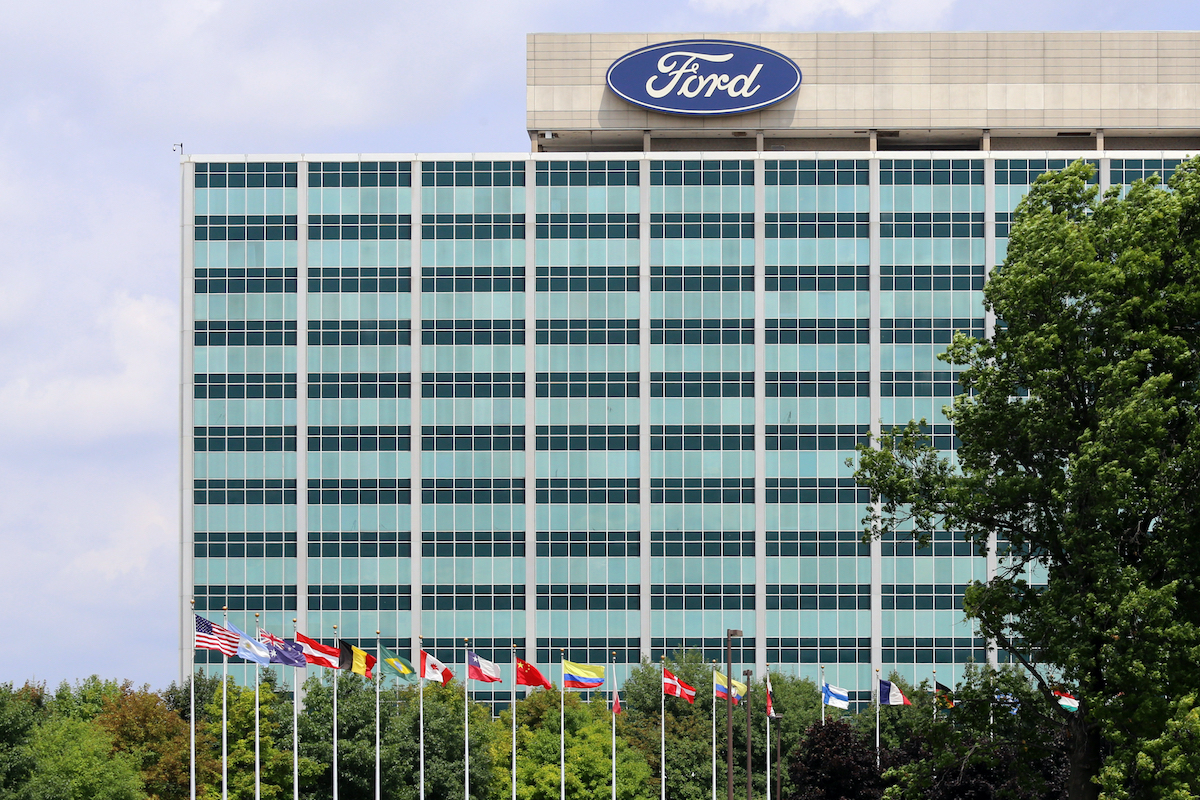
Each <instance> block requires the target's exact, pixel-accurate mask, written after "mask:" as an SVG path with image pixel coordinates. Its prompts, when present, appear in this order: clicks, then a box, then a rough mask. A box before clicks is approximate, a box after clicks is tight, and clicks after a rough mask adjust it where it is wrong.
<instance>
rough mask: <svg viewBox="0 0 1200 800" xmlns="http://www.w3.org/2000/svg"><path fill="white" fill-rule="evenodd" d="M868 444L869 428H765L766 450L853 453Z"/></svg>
mask: <svg viewBox="0 0 1200 800" xmlns="http://www.w3.org/2000/svg"><path fill="white" fill-rule="evenodd" d="M870 443H871V426H870V425H768V426H767V450H853V449H854V448H855V447H856V446H857V445H860V444H862V445H867V444H870Z"/></svg>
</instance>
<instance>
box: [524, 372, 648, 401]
mask: <svg viewBox="0 0 1200 800" xmlns="http://www.w3.org/2000/svg"><path fill="white" fill-rule="evenodd" d="M659 374H660V375H661V374H662V373H659ZM536 381H537V383H536V384H535V386H536V389H537V396H538V397H637V396H638V394H639V392H640V385H639V383H638V373H636V372H539V373H537V375H536Z"/></svg>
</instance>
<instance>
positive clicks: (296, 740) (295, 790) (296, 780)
mask: <svg viewBox="0 0 1200 800" xmlns="http://www.w3.org/2000/svg"><path fill="white" fill-rule="evenodd" d="M295 635H296V618H295V617H292V637H293V638H292V641H293V642H294V641H296V639H295ZM297 669H298V668H297V667H292V800H300V673H298V672H297V671H296V670H297ZM304 675H305V677H308V660H307V659H305V662H304Z"/></svg>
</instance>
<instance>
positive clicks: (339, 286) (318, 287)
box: [308, 267, 412, 292]
mask: <svg viewBox="0 0 1200 800" xmlns="http://www.w3.org/2000/svg"><path fill="white" fill-rule="evenodd" d="M411 276H412V270H411V269H410V268H409V267H309V268H308V290H309V291H310V292H410V291H412V277H411Z"/></svg>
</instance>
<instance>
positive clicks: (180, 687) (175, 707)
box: [161, 672, 221, 722]
mask: <svg viewBox="0 0 1200 800" xmlns="http://www.w3.org/2000/svg"><path fill="white" fill-rule="evenodd" d="M193 680H195V681H196V717H197V719H200V720H201V721H203V720H204V714H205V709H206V708H208V707H209V705H210V703H212V699H213V697H215V696H216V695H217V692H219V691H221V676H220V675H219V674H207V675H206V674H205V673H203V672H196V673H195V674H194V675H189V676H188V677H187V678H186V679H185V680H183V681H182V682H181V683H176V682H175V681H171V685H170V686H168V687H167V688H166V689H163V690H162V692H161V694H162V698H163V701H164V702H165V703H166V704H167V708H169V709H170V710H172V711H174V712H175V713H176V714H178V715H179V716H180V718H181V719H183V720H184V721H185V722H186V721H188V720H189V719H191V713H192V712H191V702H192V698H191V691H192V681H193ZM217 707H218V709H219V708H220V704H218V706H217Z"/></svg>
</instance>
